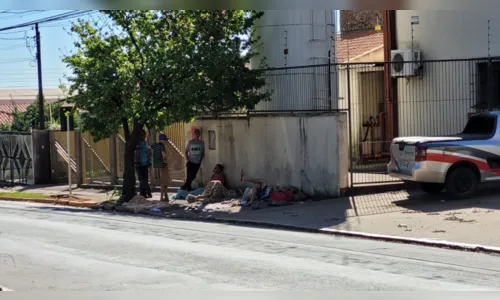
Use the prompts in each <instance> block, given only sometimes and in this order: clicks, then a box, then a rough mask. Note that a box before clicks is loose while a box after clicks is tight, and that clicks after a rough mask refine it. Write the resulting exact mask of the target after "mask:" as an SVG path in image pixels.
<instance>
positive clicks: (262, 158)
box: [185, 113, 348, 197]
mask: <svg viewBox="0 0 500 300" xmlns="http://www.w3.org/2000/svg"><path fill="white" fill-rule="evenodd" d="M191 126H197V127H200V128H201V130H202V136H203V139H204V141H205V145H206V158H205V160H204V162H203V164H202V168H201V170H200V172H199V174H198V178H197V179H196V182H195V184H197V185H198V186H203V184H204V183H206V182H207V181H209V179H210V176H211V175H212V169H213V166H214V165H215V164H218V163H220V164H223V165H224V166H225V168H226V171H225V173H226V176H227V177H228V181H229V183H230V185H231V187H234V188H239V187H245V186H248V185H247V184H245V183H241V182H240V171H241V170H242V169H243V170H245V171H246V172H247V174H248V176H251V177H257V178H262V179H264V180H266V181H267V182H269V183H270V184H281V185H293V186H297V187H299V188H301V189H302V190H303V191H304V192H306V193H308V194H311V195H315V196H328V197H337V196H339V190H340V189H343V188H346V187H347V184H348V182H347V179H348V176H347V165H346V164H345V162H347V161H348V151H347V147H348V143H347V133H346V132H347V116H346V114H345V113H334V114H329V115H322V116H279V117H264V116H263V117H251V118H250V119H241V118H240V119H237V118H227V119H205V120H198V121H196V122H194V123H192V124H187V125H186V127H185V128H186V139H190V137H191ZM209 131H215V133H216V139H215V140H216V149H215V150H210V149H209V141H208V135H209ZM339 161H342V162H343V164H339Z"/></svg>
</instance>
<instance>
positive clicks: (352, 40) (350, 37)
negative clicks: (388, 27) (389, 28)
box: [335, 30, 384, 63]
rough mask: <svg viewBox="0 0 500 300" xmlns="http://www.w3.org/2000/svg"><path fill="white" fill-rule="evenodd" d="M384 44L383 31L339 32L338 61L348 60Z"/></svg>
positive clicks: (337, 44)
mask: <svg viewBox="0 0 500 300" xmlns="http://www.w3.org/2000/svg"><path fill="white" fill-rule="evenodd" d="M383 45H384V34H383V33H382V32H381V31H375V30H366V31H359V32H352V33H348V34H345V33H344V34H337V39H336V43H335V51H336V55H337V61H338V62H340V63H343V62H347V61H348V60H349V59H352V58H354V57H356V56H359V55H361V54H363V53H366V52H368V51H370V50H373V49H375V48H377V47H380V46H383Z"/></svg>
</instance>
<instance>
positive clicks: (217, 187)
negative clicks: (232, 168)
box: [186, 164, 236, 203]
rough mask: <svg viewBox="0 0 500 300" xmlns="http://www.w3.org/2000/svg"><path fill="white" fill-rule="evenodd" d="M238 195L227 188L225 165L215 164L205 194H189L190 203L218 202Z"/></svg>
mask: <svg viewBox="0 0 500 300" xmlns="http://www.w3.org/2000/svg"><path fill="white" fill-rule="evenodd" d="M235 197H236V192H235V191H232V190H229V189H228V188H227V181H226V176H225V175H224V166H223V165H221V164H217V165H215V167H214V169H213V174H212V177H211V179H210V182H209V183H208V184H207V185H206V187H205V190H204V192H203V194H201V195H199V196H195V195H188V196H187V198H186V200H187V201H188V203H194V202H202V203H217V202H221V201H224V200H230V199H233V198H235Z"/></svg>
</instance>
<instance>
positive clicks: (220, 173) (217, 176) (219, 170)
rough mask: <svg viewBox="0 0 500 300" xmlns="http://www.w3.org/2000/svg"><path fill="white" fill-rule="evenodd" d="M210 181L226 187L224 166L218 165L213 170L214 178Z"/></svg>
mask: <svg viewBox="0 0 500 300" xmlns="http://www.w3.org/2000/svg"><path fill="white" fill-rule="evenodd" d="M210 181H220V182H221V183H222V185H224V186H226V175H224V166H223V165H221V164H216V165H215V167H214V170H213V174H212V178H210Z"/></svg>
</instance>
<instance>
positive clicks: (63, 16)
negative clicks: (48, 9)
mask: <svg viewBox="0 0 500 300" xmlns="http://www.w3.org/2000/svg"><path fill="white" fill-rule="evenodd" d="M92 12H93V11H92V10H83V11H80V10H75V11H71V12H67V13H62V14H58V15H54V16H50V17H46V18H42V19H38V20H34V21H30V22H25V23H21V24H17V25H13V26H7V27H3V28H0V32H2V31H7V30H12V29H17V28H23V27H29V26H33V25H36V24H44V23H48V22H54V21H61V20H68V19H73V18H76V17H80V16H83V15H88V14H90V13H92Z"/></svg>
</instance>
